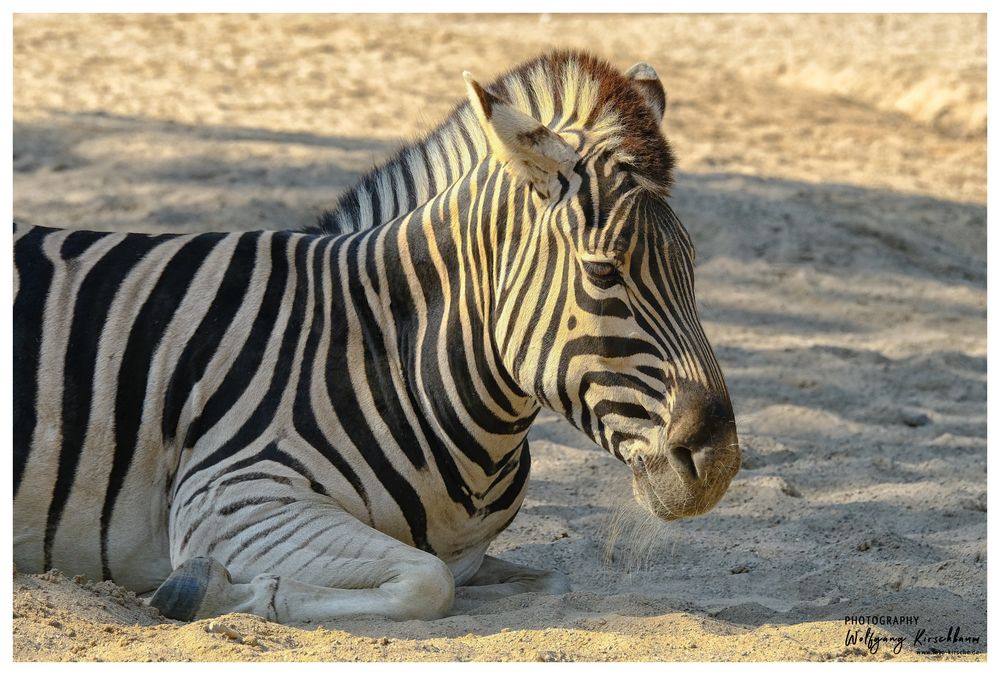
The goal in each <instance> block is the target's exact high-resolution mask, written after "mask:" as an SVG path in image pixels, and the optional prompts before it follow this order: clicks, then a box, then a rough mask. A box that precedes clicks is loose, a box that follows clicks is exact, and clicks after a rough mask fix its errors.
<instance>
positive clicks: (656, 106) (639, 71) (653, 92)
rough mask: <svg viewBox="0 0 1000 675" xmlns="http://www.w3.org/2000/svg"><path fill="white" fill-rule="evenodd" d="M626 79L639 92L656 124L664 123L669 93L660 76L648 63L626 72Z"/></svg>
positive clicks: (639, 64)
mask: <svg viewBox="0 0 1000 675" xmlns="http://www.w3.org/2000/svg"><path fill="white" fill-rule="evenodd" d="M625 77H628V78H630V79H631V80H632V85H633V86H634V87H635V88H636V89H638V90H639V93H640V94H642V97H643V98H644V99H646V104H647V105H648V106H649V108H650V109H651V110H652V111H653V115H655V116H656V123H657V124H659V123H660V122H662V121H663V113H665V112H666V110H667V92H666V90H664V89H663V83H662V82H660V76H659V75H657V74H656V71H655V70H653V66H651V65H649V64H648V63H637V64H635V65H634V66H632V67H631V68H629V69H628V70H627V71H626V72H625Z"/></svg>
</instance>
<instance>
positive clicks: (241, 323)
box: [14, 52, 739, 618]
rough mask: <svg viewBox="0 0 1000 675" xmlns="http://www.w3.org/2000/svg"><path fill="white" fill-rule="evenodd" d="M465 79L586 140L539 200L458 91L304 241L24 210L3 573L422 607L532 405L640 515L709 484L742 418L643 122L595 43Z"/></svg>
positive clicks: (445, 589)
mask: <svg viewBox="0 0 1000 675" xmlns="http://www.w3.org/2000/svg"><path fill="white" fill-rule="evenodd" d="M649 70H651V69H648V67H647V69H643V72H644V73H648V72H649ZM461 84H462V83H461V80H460V78H458V77H457V76H456V91H461ZM649 84H650V83H649V82H648V81H647V85H649ZM657 86H658V82H657ZM473 89H474V87H473ZM484 91H485V92H486V93H488V95H489V96H490V97H493V98H492V99H490V100H494V101H495V103H496V105H508V106H514V107H515V108H516V110H517V111H519V112H518V115H527V116H530V117H531V118H532V119H534V120H537V121H538V124H539V126H540V127H541V126H542V125H544V126H545V127H546V128H547V129H549V130H551V131H552V132H556V133H557V134H558V138H557V139H556V141H555V142H556V144H557V145H558V147H559V148H562V149H563V150H565V149H567V148H568V149H569V150H570V151H571V152H569V153H566V152H563V153H561V156H573V157H576V156H578V157H579V160H578V161H577V162H576V164H575V166H569V167H568V168H566V169H565V170H564V169H563V168H562V166H563V165H562V164H559V165H558V166H559V167H560V168H559V171H558V175H554V174H553V175H550V176H548V177H549V178H551V179H552V180H551V183H550V185H555V186H557V189H556V190H554V191H552V192H549V191H548V190H547V189H546V190H542V189H540V188H541V187H542V186H540V185H537V184H535V183H533V182H532V181H535V180H539V174H538V172H535V173H534V174H532V175H529V176H527V177H526V176H525V175H523V174H522V173H519V172H515V171H511V170H510V167H509V166H508V165H509V164H510V163H511V160H512V156H511V154H510V153H511V152H514V153H516V152H517V151H518V150H517V147H516V144H515V146H514V147H512V148H508V149H507V154H506V155H504V156H506V157H507V158H508V160H507V164H506V165H505V164H504V163H502V162H500V161H498V160H497V157H498V155H497V154H496V153H494V152H493V151H492V148H491V147H490V146H489V142H490V141H488V140H487V139H488V138H494V139H495V138H496V137H497V136H496V134H495V133H494V134H492V136H490V135H488V134H486V133H485V132H484V127H483V125H484V124H490V123H491V120H490V118H489V115H488V114H487V115H483V114H479V115H477V114H476V113H475V111H474V110H473V109H472V108H471V107H470V105H469V104H468V103H464V104H462V105H460V106H458V107H457V108H456V109H455V111H454V112H453V114H452V115H451V116H450V117H449V119H448V120H447V121H446V122H445V123H444V124H443V125H442V126H441V127H440V128H439V129H437V130H436V131H434V132H433V133H431V134H430V135H429V136H428V137H427V138H425V139H423V140H422V141H419V142H416V143H414V144H411V145H409V146H407V147H405V148H403V149H402V150H400V151H399V153H398V154H397V155H396V156H395V157H394V158H392V159H391V160H390V161H388V162H387V163H386V164H385V165H383V166H381V167H379V168H377V169H375V170H374V171H373V172H371V173H370V174H369V175H367V176H366V177H364V178H363V179H362V180H361V181H360V182H359V184H358V185H357V186H356V187H355V188H354V189H352V190H351V191H349V192H348V193H347V194H346V195H345V196H344V197H343V198H342V199H341V200H340V201H339V202H338V204H337V206H336V208H334V209H333V210H332V211H331V212H330V213H328V214H326V215H325V216H324V217H323V218H322V219H321V222H320V223H319V225H318V227H317V228H315V229H314V230H313V231H310V232H304V233H303V232H252V233H231V234H211V233H208V234H199V235H158V236H144V235H137V234H124V233H116V234H108V233H93V232H70V231H62V230H52V229H46V228H23V227H17V226H15V236H14V241H15V246H14V259H15V266H16V268H17V269H16V277H15V279H16V286H15V302H14V343H15V346H14V355H15V358H14V392H15V401H14V490H15V501H14V524H15V533H14V557H15V561H16V563H17V565H18V567H19V568H21V569H24V570H29V571H30V570H39V569H43V568H46V567H50V566H53V565H55V566H58V567H60V568H62V569H63V570H64V571H66V572H68V573H81V574H86V575H88V576H91V577H96V578H113V579H115V580H118V581H120V582H122V583H125V584H126V585H127V586H129V587H131V588H135V589H136V590H149V589H151V588H153V587H155V586H156V585H157V583H159V582H160V581H162V580H163V579H164V578H165V577H166V575H167V574H169V573H170V570H171V569H173V568H176V567H177V566H178V565H180V564H181V563H182V562H184V561H186V560H188V559H190V558H192V557H195V556H212V557H214V558H216V559H217V560H218V561H219V562H221V563H222V564H224V565H225V566H226V567H227V568H228V570H229V572H230V573H231V574H232V578H233V579H234V580H235V581H238V582H241V583H242V582H249V581H250V580H251V579H255V578H256V577H257V575H260V574H270V575H276V576H277V577H287V578H291V579H295V580H297V581H298V582H301V583H303V584H307V585H309V588H307V589H306V590H305V591H301V596H295V597H305V598H312V599H313V600H310V602H313V601H314V602H313V604H310V605H309V606H308V607H306V606H305V605H302V604H301V603H297V601H296V602H292V601H289V600H288V599H287V598H286V599H285V601H284V603H285V604H284V605H282V606H285V607H290V608H293V610H294V611H299V612H300V614H294V613H293V614H290V615H286V618H287V617H289V616H291V617H300V618H302V617H303V616H304V617H305V618H316V617H330V616H342V615H344V614H350V613H352V612H353V613H357V612H359V611H364V612H374V613H382V614H386V615H391V616H396V617H399V618H406V617H413V616H425V615H427V614H426V613H421V612H424V611H425V610H426V612H429V613H430V614H439V613H440V612H443V611H445V610H446V609H447V606H448V605H449V604H450V602H451V592H452V588H453V580H454V582H457V583H463V582H465V581H467V580H469V579H470V578H472V577H473V575H474V574H475V573H476V571H477V569H478V568H479V567H480V564H481V562H482V560H483V555H484V553H485V551H486V549H487V547H488V546H489V543H490V541H492V540H493V539H494V538H495V537H496V535H497V534H498V533H499V532H501V531H502V530H503V529H504V528H505V527H506V526H507V525H508V524H509V523H510V522H511V520H512V519H513V518H514V516H515V515H516V513H517V511H518V509H519V508H520V505H521V503H522V500H523V499H524V495H525V489H526V482H527V479H528V475H529V468H530V453H529V450H528V443H527V432H528V428H529V427H530V425H531V422H532V421H533V419H534V417H535V415H536V414H537V412H538V411H539V409H540V408H541V407H542V406H545V407H548V408H551V409H552V410H555V411H556V412H558V413H559V414H561V415H563V416H564V417H565V418H566V419H567V420H568V421H569V422H570V423H572V424H573V425H574V426H576V427H577V428H579V429H581V430H582V431H583V432H584V433H586V434H587V435H588V436H590V437H591V438H592V439H593V440H594V441H595V442H596V443H598V444H599V445H601V446H602V447H604V448H606V449H607V450H608V451H609V452H611V453H613V454H614V455H615V456H616V457H619V458H620V459H622V460H623V461H625V462H626V463H628V465H629V467H630V469H631V471H632V475H633V484H634V489H635V494H636V497H637V500H638V501H639V502H640V504H642V505H644V506H645V507H646V508H647V509H648V510H649V512H650V513H652V514H655V515H656V516H657V517H659V518H662V519H672V518H676V517H682V516H689V515H695V514H698V513H702V512H704V511H706V510H708V509H709V508H711V507H712V506H713V505H714V504H715V503H716V502H717V501H718V500H719V498H720V497H721V495H722V494H723V492H724V491H725V489H726V487H727V485H728V483H729V481H730V479H731V478H732V476H733V475H734V474H735V472H736V470H737V469H738V466H739V449H738V445H737V440H736V430H735V423H734V421H733V415H732V407H731V404H730V403H729V398H728V394H727V393H726V388H725V382H724V381H723V378H722V374H721V372H720V370H719V366H718V364H717V363H716V361H715V358H714V356H713V354H712V350H711V348H710V347H709V344H708V342H707V340H706V338H705V335H704V333H703V331H702V328H701V325H700V322H699V320H698V316H697V311H696V308H695V300H694V286H693V261H694V251H693V248H692V246H691V242H690V240H689V238H688V235H687V233H686V232H685V231H684V228H683V227H682V226H681V224H680V222H679V221H678V220H677V218H676V217H675V216H674V214H673V212H672V211H671V209H670V207H669V206H668V204H667V202H666V198H667V196H668V191H669V186H670V183H671V170H672V166H673V160H672V156H671V153H670V149H669V146H668V145H667V142H666V140H665V139H664V138H663V136H662V134H661V133H660V132H659V129H658V124H657V123H658V120H659V118H658V116H657V114H655V113H654V111H653V109H652V108H651V107H650V105H649V104H648V103H647V100H648V99H647V98H645V97H644V96H643V95H642V94H641V93H640V92H639V90H638V89H637V88H636V87H635V86H633V81H632V80H630V79H629V78H628V77H625V76H624V75H622V74H620V73H619V72H617V71H616V70H615V69H613V68H612V67H610V66H609V65H608V64H606V63H604V62H602V61H600V60H598V59H596V58H594V57H592V56H589V55H586V54H577V53H568V52H557V53H554V54H550V55H547V56H543V57H541V58H539V59H536V60H534V61H531V62H528V63H527V64H524V65H522V66H520V67H518V68H516V69H515V70H513V71H511V72H510V73H508V74H507V75H504V76H502V77H501V78H499V79H498V80H496V81H495V82H493V83H491V84H489V85H487V86H486V87H485V89H484ZM487 102H488V103H489V101H487ZM491 105H492V104H491ZM508 112H509V111H508ZM515 117H516V116H515ZM518 119H521V118H518ZM522 121H523V119H522ZM518 128H521V127H518ZM542 135H546V138H547V139H549V140H552V137H551V133H550V132H549V131H545V132H544V133H543V134H542ZM535 136H536V134H531V133H529V134H526V135H525V139H526V140H525V142H526V143H530V142H531V138H533V137H535ZM559 144H565V146H566V147H565V148H563V146H562V145H559ZM550 145H551V144H550ZM574 153H575V154H574ZM513 159H516V157H513ZM541 173H544V171H542V172H541ZM682 437H683V438H682ZM678 439H680V440H678ZM685 439H687V440H685ZM682 441H683V442H686V443H687V444H688V446H691V447H690V449H691V450H692V451H699V452H700V453H701V454H700V455H699V457H700V458H701V459H700V460H699V461H702V460H704V461H703V462H702V463H701V464H700V468H697V472H698V475H697V476H693V475H690V474H691V471H693V470H694V469H695V467H694V465H691V467H689V468H690V471H688V474H685V465H684V463H683V461H679V460H677V458H676V457H675V455H674V454H671V453H673V452H674V451H676V449H677V446H678V444H679V443H681V442H682ZM671 458H673V459H671ZM625 475H626V474H625V473H624V472H623V478H624V476H625ZM374 561H377V562H378V564H374ZM442 561H443V563H442ZM413 575H416V576H415V577H414V576H413ZM395 581H400V582H402V583H403V586H405V587H406V588H408V589H409V590H408V591H407V593H408V594H404V595H402V596H401V597H393V596H392V594H388V593H382V592H381V591H380V593H375V592H374V591H373V592H372V593H369V594H367V595H364V594H361V595H357V596H355V595H350V596H347V598H346V599H344V597H343V596H336V595H335V594H334V589H345V588H346V589H379V588H380V587H381V586H382V585H383V584H387V583H395ZM410 581H413V583H410ZM278 586H279V584H276V583H275V584H273V589H271V590H267V588H271V587H270V586H268V587H266V588H265V589H264V590H261V591H260V593H257V595H254V596H253V597H254V598H256V599H255V600H254V602H258V601H259V602H261V603H263V604H262V607H263V609H261V610H260V611H261V612H264V614H262V615H267V616H271V615H270V614H267V612H268V611H270V610H268V609H267V607H272V608H273V606H275V602H274V600H275V597H276V595H275V594H277V593H278V591H277V588H278ZM290 587H291V586H290V585H288V584H285V585H281V588H284V589H288V588H290ZM428 588H431V589H432V590H433V591H434V593H435V598H436V599H435V601H434V602H427V601H426V600H425V601H423V602H422V601H420V600H414V598H419V597H424V596H422V595H421V593H425V591H427V589H428ZM285 592H291V591H287V590H286V591H285ZM267 593H270V594H271V595H270V596H267ZM261 594H263V595H261ZM355 598H357V600H356V601H355ZM325 599H329V603H328V604H324V602H325ZM390 601H391V602H390ZM268 603H270V604H268ZM277 604H279V605H280V604H281V603H280V602H279V603H277ZM237 607H242V605H237ZM248 607H249V605H248ZM296 607H299V608H300V609H297V610H295V609H294V608H296ZM428 607H430V609H427V608H428ZM251 608H252V609H253V611H258V610H257V609H254V608H253V607H251ZM310 608H313V609H310ZM442 608H443V609H442ZM230 609H233V608H230ZM293 610H290V611H293ZM301 612H306V614H304V615H303V614H301ZM308 612H313V613H311V614H309V613H308Z"/></svg>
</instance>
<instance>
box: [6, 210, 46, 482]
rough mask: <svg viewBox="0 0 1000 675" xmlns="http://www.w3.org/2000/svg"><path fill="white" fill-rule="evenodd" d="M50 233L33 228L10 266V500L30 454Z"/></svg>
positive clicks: (18, 247) (33, 429)
mask: <svg viewBox="0 0 1000 675" xmlns="http://www.w3.org/2000/svg"><path fill="white" fill-rule="evenodd" d="M51 233H52V230H48V229H42V228H37V227H36V228H33V229H31V230H30V231H29V232H28V233H27V234H25V235H24V236H23V237H21V238H20V239H18V240H17V243H16V244H15V245H14V265H15V266H16V267H17V274H18V276H19V277H20V279H19V286H18V290H17V297H16V298H14V330H13V342H14V368H13V371H14V372H13V378H12V379H13V382H12V385H13V387H12V390H13V394H14V397H13V398H14V439H13V441H14V496H15V497H17V491H18V489H19V488H20V487H21V479H22V478H23V477H24V468H25V466H26V465H27V463H28V456H29V455H30V454H31V438H32V436H33V435H34V433H35V425H36V424H37V423H38V419H37V415H38V413H37V410H36V404H37V402H38V401H37V398H38V366H39V363H38V359H39V355H40V352H41V349H42V322H43V321H44V318H45V302H46V298H47V297H48V294H49V287H50V286H51V284H52V274H53V272H54V267H53V265H52V263H51V262H50V261H49V259H48V258H46V257H45V254H44V253H43V252H42V243H43V241H44V239H45V237H46V236H47V235H49V234H51Z"/></svg>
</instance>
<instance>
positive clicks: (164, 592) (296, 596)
mask: <svg viewBox="0 0 1000 675" xmlns="http://www.w3.org/2000/svg"><path fill="white" fill-rule="evenodd" d="M245 512H246V514H245V515H244V511H240V512H237V513H239V514H240V515H241V517H243V518H246V523H245V525H246V527H245V529H243V530H242V532H241V533H240V535H239V536H236V537H233V538H232V539H228V540H222V539H219V538H217V536H216V535H215V534H213V533H215V532H223V531H224V529H223V528H219V527H208V528H205V530H204V531H205V533H206V534H205V536H204V537H202V538H200V539H196V538H195V536H192V538H191V540H189V542H188V546H187V547H186V550H187V551H188V552H191V553H196V554H201V555H196V556H194V557H192V558H189V559H187V560H186V561H185V562H184V563H183V564H181V565H179V566H178V567H177V568H176V569H175V570H174V572H173V574H172V575H171V576H170V577H169V578H168V579H167V580H166V581H165V582H164V583H163V584H162V585H161V586H160V588H159V589H158V590H157V591H156V593H155V594H154V596H153V598H152V599H151V601H150V602H151V604H152V605H153V606H155V607H157V608H159V609H160V611H161V612H162V613H163V614H164V616H168V617H171V618H177V619H181V620H185V621H190V620H192V619H202V618H208V617H211V616H218V615H220V614H225V613H228V612H248V613H250V614H256V615H257V616H261V617H264V618H266V619H269V620H272V621H279V622H282V623H285V622H303V621H313V622H321V621H327V620H331V619H337V618H340V617H346V616H356V615H360V614H377V615H381V616H386V617H389V618H392V619H401V620H402V619H433V618H438V617H441V616H444V614H445V613H447V611H448V609H449V608H450V607H451V604H452V600H453V598H454V579H453V577H452V574H451V571H450V570H449V569H448V566H447V565H446V564H445V563H444V562H442V561H441V560H440V559H438V558H437V557H435V556H433V555H431V554H429V553H425V552H423V551H419V550H417V549H415V548H413V547H411V546H407V545H406V544H403V543H401V542H399V541H398V540H396V539H393V538H392V537H390V536H388V535H386V534H383V533H382V532H379V531H377V530H374V529H372V528H371V527H368V526H367V525H365V524H364V523H362V522H360V521H359V520H357V519H355V518H354V517H353V516H351V515H350V514H348V513H346V512H344V511H342V510H341V509H339V508H338V507H336V506H332V505H328V504H321V503H316V502H315V501H312V502H306V501H302V502H292V503H289V504H276V505H274V506H272V507H265V508H256V509H246V510H245ZM234 515H236V514H230V515H229V516H228V521H229V522H228V525H229V526H232V525H233V522H232V521H233V516H234ZM269 523H282V525H280V526H275V525H269ZM199 529H200V528H199ZM236 529H240V528H236ZM230 531H232V530H230ZM205 554H208V555H205ZM209 556H211V557H209ZM230 574H231V575H232V576H230ZM234 580H235V582H236V583H234Z"/></svg>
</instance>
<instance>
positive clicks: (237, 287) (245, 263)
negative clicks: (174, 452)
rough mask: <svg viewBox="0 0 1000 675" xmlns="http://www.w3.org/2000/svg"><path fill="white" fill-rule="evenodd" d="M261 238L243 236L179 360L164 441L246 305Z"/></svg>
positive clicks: (169, 390)
mask: <svg viewBox="0 0 1000 675" xmlns="http://www.w3.org/2000/svg"><path fill="white" fill-rule="evenodd" d="M258 239H260V233H259V232H248V233H247V234H244V235H241V236H240V239H239V241H238V242H237V244H236V247H235V248H234V250H233V254H232V257H231V258H230V260H229V267H227V268H226V273H225V275H224V276H223V277H222V281H221V282H220V284H219V287H218V289H217V290H216V293H215V297H214V298H213V299H212V304H211V306H210V307H209V308H208V311H206V312H205V314H204V316H202V319H201V322H200V323H199V324H198V327H197V328H196V329H195V331H194V334H193V335H192V336H191V339H190V340H188V342H187V344H186V345H184V351H183V352H181V356H180V358H179V359H178V360H177V365H176V366H175V367H174V372H173V374H172V375H171V376H170V384H169V385H168V386H167V390H166V394H165V396H164V401H163V417H162V422H161V431H162V433H163V440H164V441H166V442H168V443H169V442H170V441H172V440H173V439H174V436H175V434H176V433H177V423H178V420H180V416H181V411H182V410H183V408H184V404H185V403H186V402H187V399H188V396H189V395H190V394H191V390H192V389H193V388H194V386H195V385H196V384H197V383H198V382H200V381H201V378H202V377H203V376H204V374H205V369H206V368H208V364H209V362H210V361H211V360H212V357H213V356H215V354H216V351H217V350H218V348H219V344H220V343H221V342H222V338H223V336H225V334H226V331H228V330H229V326H230V325H231V324H232V322H233V318H234V317H235V316H236V313H237V312H238V311H239V309H240V305H242V304H243V299H244V297H246V294H247V290H248V289H249V287H250V280H251V279H252V278H253V271H254V267H255V266H256V263H257V255H256V251H257V241H258Z"/></svg>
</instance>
